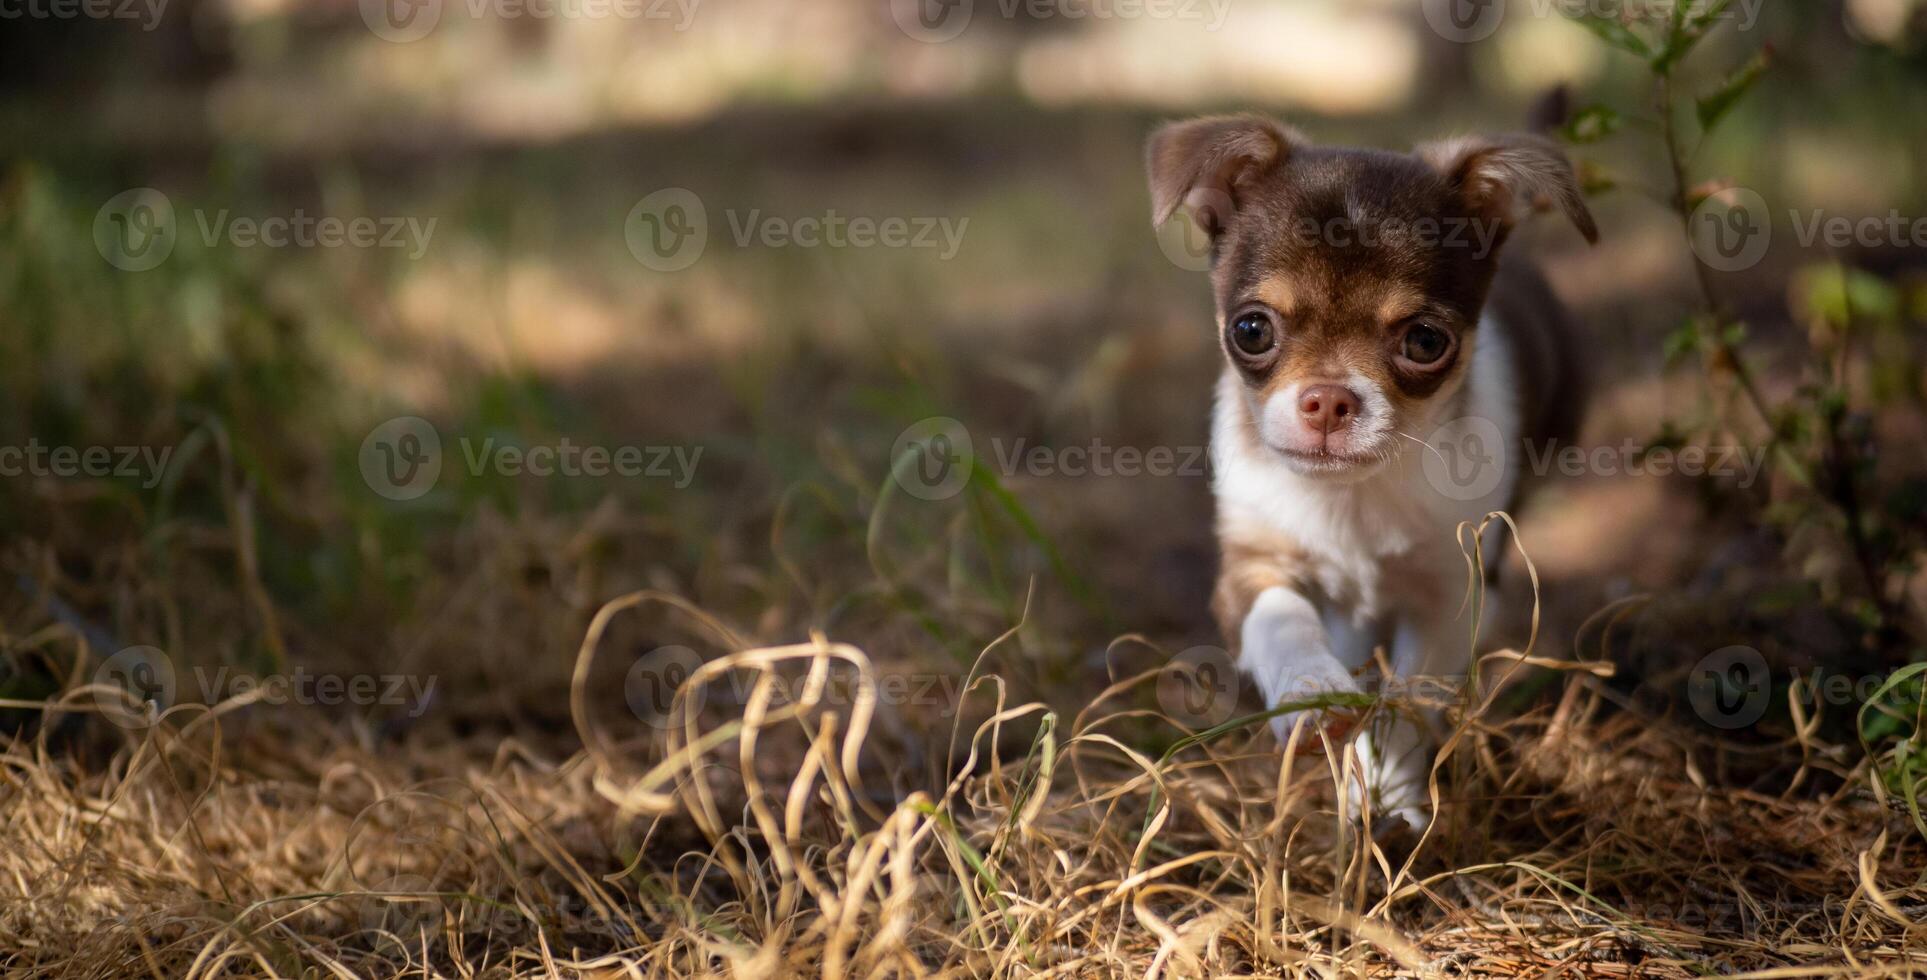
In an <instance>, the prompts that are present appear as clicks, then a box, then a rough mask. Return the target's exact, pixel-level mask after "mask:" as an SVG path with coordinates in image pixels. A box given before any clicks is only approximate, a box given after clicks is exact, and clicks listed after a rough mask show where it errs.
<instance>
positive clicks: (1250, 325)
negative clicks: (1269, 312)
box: [1231, 313, 1276, 357]
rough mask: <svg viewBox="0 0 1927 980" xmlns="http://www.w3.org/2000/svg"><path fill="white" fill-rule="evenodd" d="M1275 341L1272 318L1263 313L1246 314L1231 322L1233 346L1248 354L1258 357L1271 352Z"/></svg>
mask: <svg viewBox="0 0 1927 980" xmlns="http://www.w3.org/2000/svg"><path fill="white" fill-rule="evenodd" d="M1275 341H1276V338H1275V337H1273V336H1272V331H1271V318H1270V317H1268V316H1265V315H1264V314H1263V313H1246V314H1245V315H1243V316H1241V317H1239V318H1237V319H1236V320H1233V321H1231V345H1232V346H1233V347H1236V348H1238V349H1239V350H1241V351H1243V352H1245V353H1246V354H1249V355H1251V356H1253V357H1257V356H1258V355H1260V354H1263V353H1265V352H1266V351H1269V350H1271V347H1272V344H1273V343H1274V342H1275Z"/></svg>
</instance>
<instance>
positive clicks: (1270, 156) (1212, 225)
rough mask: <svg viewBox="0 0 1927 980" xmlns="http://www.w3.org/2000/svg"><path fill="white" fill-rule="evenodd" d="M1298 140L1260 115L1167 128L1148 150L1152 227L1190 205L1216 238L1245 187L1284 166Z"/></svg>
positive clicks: (1213, 118)
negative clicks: (1182, 207) (1279, 166)
mask: <svg viewBox="0 0 1927 980" xmlns="http://www.w3.org/2000/svg"><path fill="white" fill-rule="evenodd" d="M1298 142H1300V137H1299V136H1298V134H1297V133H1295V132H1293V131H1291V130H1290V129H1287V128H1285V127H1284V126H1281V125H1279V124H1278V123H1275V122H1272V121H1271V120H1269V119H1264V118H1260V117H1258V116H1206V117H1204V118H1202V119H1191V120H1187V121H1185V122H1177V123H1170V124H1167V125H1165V126H1164V127H1162V128H1160V129H1159V130H1158V131H1157V132H1155V133H1152V134H1151V139H1150V142H1149V143H1148V144H1147V145H1146V146H1145V154H1144V155H1145V165H1146V169H1147V170H1148V171H1149V173H1150V179H1151V223H1152V224H1153V225H1161V224H1163V223H1164V222H1165V221H1166V220H1167V219H1169V218H1170V217H1171V215H1172V214H1174V213H1176V211H1177V210H1178V207H1179V205H1183V204H1189V205H1191V206H1192V208H1193V209H1194V212H1195V213H1196V215H1197V219H1198V223H1199V224H1200V225H1201V226H1202V227H1203V228H1204V230H1205V232H1206V233H1207V234H1209V235H1211V236H1212V237H1214V238H1215V237H1217V236H1218V235H1219V234H1220V233H1222V232H1223V231H1224V228H1225V225H1226V223H1228V222H1229V221H1230V220H1231V212H1232V211H1235V210H1236V209H1237V208H1238V206H1239V200H1238V194H1239V191H1240V190H1241V188H1242V187H1244V186H1245V185H1246V184H1247V183H1248V182H1249V181H1251V180H1252V179H1254V178H1256V177H1258V176H1261V175H1263V174H1264V173H1265V172H1267V171H1269V170H1270V169H1271V168H1273V167H1275V166H1277V165H1278V164H1279V163H1280V162H1282V161H1283V160H1284V159H1285V156H1286V155H1287V154H1288V153H1289V152H1290V151H1291V147H1292V146H1293V145H1294V144H1296V143H1298Z"/></svg>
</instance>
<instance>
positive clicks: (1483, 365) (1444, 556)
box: [1147, 116, 1597, 826]
mask: <svg viewBox="0 0 1927 980" xmlns="http://www.w3.org/2000/svg"><path fill="white" fill-rule="evenodd" d="M1147 156H1148V158H1149V159H1148V162H1149V171H1150V186H1151V204H1152V217H1153V220H1154V222H1155V223H1157V224H1160V225H1161V224H1163V223H1164V222H1165V221H1166V220H1167V219H1169V218H1170V217H1171V215H1172V214H1173V213H1175V212H1176V211H1177V209H1178V208H1179V207H1180V206H1188V207H1189V208H1190V209H1191V211H1192V216H1193V218H1194V219H1195V220H1196V221H1198V222H1199V224H1200V226H1201V228H1202V229H1203V231H1204V232H1205V234H1207V235H1208V236H1209V238H1210V241H1211V283H1212V288H1213V292H1214V294H1215V297H1216V300H1217V334H1218V339H1219V343H1220V344H1221V345H1222V347H1223V350H1224V353H1225V358H1226V360H1227V362H1228V363H1227V365H1226V367H1225V370H1224V373H1223V375H1222V376H1221V377H1220V378H1219V381H1218V386H1217V406H1216V412H1215V416H1214V419H1213V424H1212V443H1213V446H1212V451H1213V462H1214V466H1215V481H1214V491H1215V493H1216V496H1217V509H1218V537H1219V541H1220V544H1221V546H1222V549H1223V566H1222V570H1221V572H1220V577H1219V580H1218V585H1217V589H1216V593H1215V598H1214V601H1213V606H1214V610H1213V611H1214V612H1215V613H1216V615H1217V618H1218V620H1219V623H1220V625H1221V626H1222V627H1223V629H1224V632H1225V635H1226V638H1227V642H1228V643H1229V644H1230V645H1231V647H1232V649H1233V650H1235V651H1237V653H1238V660H1239V664H1240V666H1241V667H1242V668H1243V670H1244V671H1245V672H1246V673H1248V674H1250V675H1251V677H1252V678H1253V680H1254V681H1255V682H1256V684H1257V687H1258V689H1259V691H1260V692H1261V693H1262V694H1263V695H1264V697H1265V699H1266V701H1267V703H1269V704H1273V705H1277V704H1283V703H1287V702H1290V701H1294V700H1302V699H1304V698H1306V697H1309V696H1313V695H1316V694H1318V693H1322V692H1329V691H1354V690H1358V689H1359V686H1360V682H1359V679H1358V676H1357V675H1359V674H1360V673H1362V672H1363V671H1364V669H1365V668H1366V667H1367V666H1368V664H1369V663H1370V662H1371V661H1372V658H1373V653H1374V650H1375V649H1377V648H1379V647H1383V648H1384V649H1385V650H1386V651H1387V659H1388V662H1389V664H1390V666H1391V668H1392V670H1393V671H1394V673H1396V674H1397V675H1399V676H1400V677H1408V678H1409V677H1419V676H1423V677H1433V678H1437V677H1445V678H1458V677H1463V676H1464V675H1465V674H1466V673H1467V670H1468V668H1469V665H1470V662H1471V655H1472V650H1471V645H1472V640H1473V637H1472V635H1471V628H1472V623H1471V618H1470V615H1469V613H1467V612H1466V611H1465V610H1464V609H1463V608H1462V607H1463V606H1464V602H1463V599H1464V596H1465V594H1466V584H1467V582H1466V561H1465V556H1464V553H1463V552H1462V551H1461V549H1460V545H1459V532H1458V526H1459V524H1460V522H1461V521H1473V522H1477V521H1478V520H1480V519H1481V518H1483V517H1484V516H1485V515H1486V514H1487V513H1489V512H1491V511H1495V510H1503V509H1509V508H1511V507H1512V506H1513V505H1514V504H1515V503H1516V502H1517V497H1518V495H1519V493H1520V491H1521V489H1522V485H1523V481H1522V480H1520V479H1519V470H1520V465H1519V464H1520V463H1521V462H1523V461H1524V459H1525V458H1526V457H1525V456H1524V454H1522V453H1521V452H1520V451H1519V450H1520V448H1521V446H1522V441H1523V440H1527V439H1532V440H1550V439H1555V438H1558V439H1564V438H1569V437H1570V436H1571V435H1573V431H1572V430H1573V429H1575V428H1576V425H1577V422H1578V418H1579V411H1580V407H1581V394H1580V390H1579V375H1578V372H1577V371H1576V370H1575V364H1574V359H1573V357H1572V351H1571V348H1570V341H1571V340H1572V337H1571V335H1570V333H1569V332H1568V331H1567V330H1566V329H1565V326H1564V324H1563V322H1562V319H1563V318H1562V314H1561V312H1560V310H1559V308H1558V306H1557V304H1556V302H1555V301H1554V299H1553V297H1552V295H1551V293H1550V292H1549V291H1548V290H1547V289H1546V288H1545V286H1544V284H1543V282H1542V281H1541V280H1540V279H1539V278H1538V277H1537V276H1536V275H1535V274H1533V273H1532V271H1531V270H1530V268H1529V267H1528V266H1526V265H1525V264H1523V263H1519V262H1515V261H1507V262H1504V263H1501V262H1500V261H1499V251H1500V246H1502V245H1503V244H1504V242H1505V239H1506V238H1507V237H1508V235H1509V234H1510V232H1511V231H1512V229H1513V227H1514V225H1515V223H1516V222H1518V221H1519V220H1521V219H1522V218H1523V217H1525V216H1526V215H1527V214H1529V213H1530V212H1532V211H1535V210H1539V209H1541V208H1544V207H1546V206H1549V205H1556V206H1557V207H1559V208H1560V209H1561V210H1563V211H1564V212H1565V214H1566V215H1567V216H1568V217H1569V218H1571V219H1572V221H1573V223H1574V224H1576V225H1577V226H1578V227H1579V230H1580V231H1581V232H1582V233H1583V234H1584V235H1585V236H1586V239H1587V240H1588V241H1592V240H1594V239H1595V238H1596V237H1597V232H1596V229H1595V227H1594V225H1593V219H1592V215H1591V214H1590V213H1589V212H1588V211H1587V210H1586V205H1585V201H1584V199H1583V198H1582V197H1581V195H1580V191H1579V187H1578V184H1577V181H1576V179H1575V176H1574V173H1573V169H1572V166H1571V164H1570V163H1569V162H1568V161H1567V159H1566V157H1565V155H1564V154H1563V153H1562V152H1561V151H1560V149H1559V148H1558V147H1557V146H1556V145H1555V144H1553V143H1551V142H1550V141H1547V140H1545V139H1542V138H1540V137H1537V136H1526V135H1510V136H1499V137H1490V138H1467V139H1458V140H1453V141H1449V142H1443V143H1437V144H1431V145H1426V146H1421V147H1419V148H1417V149H1416V150H1415V151H1414V152H1412V153H1410V154H1403V153H1390V152H1383V151H1378V150H1367V149H1351V148H1338V147H1322V146H1313V145H1311V144H1309V143H1307V142H1306V140H1305V139H1304V138H1303V137H1302V136H1300V135H1299V134H1298V133H1296V132H1295V131H1293V130H1291V129H1289V128H1287V127H1285V126H1282V125H1280V124H1278V123H1276V122H1273V121H1271V120H1268V119H1263V118H1258V117H1255V116H1228V117H1210V118H1203V119H1195V120H1191V121H1187V122H1179V123H1173V124H1170V125H1167V126H1165V127H1163V128H1162V129H1159V130H1158V131H1157V132H1156V133H1155V134H1153V135H1152V137H1151V139H1150V144H1149V147H1148V153H1147ZM1481 440H1485V442H1484V444H1483V446H1482V445H1481ZM1541 444H1543V443H1541ZM1459 451H1465V452H1468V453H1471V454H1472V455H1471V456H1470V457H1468V458H1460V456H1459V455H1458V453H1459ZM1481 453H1482V454H1481ZM1428 457H1430V459H1429V462H1428ZM1468 463H1470V464H1472V465H1470V467H1469V468H1468V467H1467V465H1466V464H1468ZM1495 538H1496V536H1495ZM1497 557H1498V556H1497V555H1496V554H1494V555H1492V558H1493V560H1496V558H1497ZM1294 720H1295V718H1294V717H1292V716H1286V717H1281V718H1279V719H1278V720H1277V729H1278V732H1279V736H1280V741H1281V742H1282V741H1283V740H1284V737H1285V734H1286V733H1287V732H1288V731H1289V729H1290V725H1291V724H1292V722H1293V721H1294ZM1420 721H1427V722H1428V723H1429V724H1431V725H1435V724H1436V721H1437V719H1436V717H1435V716H1434V717H1432V718H1430V719H1422V718H1421V719H1413V718H1407V717H1397V716H1394V717H1388V718H1386V719H1385V722H1384V724H1383V725H1380V726H1375V727H1374V729H1373V730H1372V731H1368V732H1365V733H1362V734H1361V736H1360V742H1359V749H1360V753H1359V754H1360V758H1361V759H1362V760H1363V762H1364V769H1365V773H1364V782H1363V788H1365V789H1369V790H1371V791H1372V793H1373V797H1374V799H1375V804H1376V805H1375V806H1374V810H1375V812H1377V813H1381V814H1393V815H1397V816H1399V817H1403V818H1404V819H1405V820H1406V821H1407V822H1409V823H1412V824H1414V825H1415V826H1416V825H1419V824H1421V823H1422V822H1423V820H1424V816H1425V813H1426V809H1427V808H1426V785H1425V784H1426V777H1427V773H1428V771H1429V768H1430V757H1431V754H1432V746H1433V745H1434V744H1436V738H1435V735H1432V734H1428V733H1426V732H1424V731H1422V730H1421V726H1420ZM1360 789H1361V787H1358V786H1355V787H1354V788H1353V795H1354V799H1356V798H1357V794H1358V792H1359V790H1360Z"/></svg>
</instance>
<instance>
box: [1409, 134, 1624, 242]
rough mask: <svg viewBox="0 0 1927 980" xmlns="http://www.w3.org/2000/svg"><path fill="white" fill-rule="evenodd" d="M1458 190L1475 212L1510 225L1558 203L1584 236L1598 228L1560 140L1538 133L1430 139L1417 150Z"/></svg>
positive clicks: (1594, 235) (1595, 236) (1591, 236)
mask: <svg viewBox="0 0 1927 980" xmlns="http://www.w3.org/2000/svg"><path fill="white" fill-rule="evenodd" d="M1413 152H1414V153H1417V154H1418V156H1419V158H1420V159H1422V160H1424V161H1426V162H1427V163H1430V164H1431V165H1432V166H1433V167H1434V168H1436V169H1437V170H1438V171H1439V173H1441V174H1444V175H1445V178H1446V180H1448V181H1451V183H1452V185H1453V186H1454V187H1455V188H1457V189H1458V192H1459V196H1460V197H1461V198H1462V199H1463V200H1464V201H1465V203H1466V205H1467V206H1468V207H1470V208H1471V209H1472V211H1473V213H1475V214H1478V215H1481V216H1483V217H1487V218H1491V219H1495V220H1497V221H1498V222H1500V224H1501V226H1502V227H1505V228H1507V229H1510V228H1511V227H1512V226H1513V224H1514V223H1516V222H1517V221H1518V220H1519V219H1520V218H1522V217H1524V216H1525V215H1527V214H1530V213H1531V212H1534V211H1545V210H1549V209H1551V208H1552V207H1554V206H1557V207H1558V208H1559V209H1560V210H1562V211H1564V212H1566V217H1568V218H1571V219H1572V223H1573V224H1574V225H1577V226H1578V228H1579V233H1580V234H1582V235H1584V236H1586V241H1588V242H1597V241H1599V227H1598V226H1597V225H1595V224H1593V220H1592V212H1591V211H1588V210H1586V199H1585V197H1584V196H1583V195H1581V194H1580V193H1579V178H1578V177H1577V176H1576V175H1575V174H1574V173H1573V170H1572V163H1571V162H1570V161H1568V160H1567V159H1566V154H1565V151H1564V150H1561V149H1560V148H1559V145H1558V144H1557V143H1554V142H1552V141H1551V140H1549V139H1545V138H1544V137H1540V136H1527V135H1524V134H1510V135H1505V136H1469V137H1464V138H1461V139H1454V140H1446V141H1444V142H1440V143H1428V144H1426V145H1424V146H1421V147H1419V148H1418V149H1416V150H1414V151H1413Z"/></svg>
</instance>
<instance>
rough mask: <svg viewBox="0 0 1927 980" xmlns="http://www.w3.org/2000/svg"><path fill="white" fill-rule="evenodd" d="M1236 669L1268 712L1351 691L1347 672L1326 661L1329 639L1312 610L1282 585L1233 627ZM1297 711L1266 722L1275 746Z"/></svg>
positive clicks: (1329, 659) (1334, 661)
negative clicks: (1254, 686)
mask: <svg viewBox="0 0 1927 980" xmlns="http://www.w3.org/2000/svg"><path fill="white" fill-rule="evenodd" d="M1238 638H1239V642H1240V647H1239V653H1238V664H1239V666H1240V667H1242V668H1244V671H1245V673H1247V674H1250V675H1251V679H1252V680H1253V681H1254V682H1256V683H1257V685H1258V691H1259V693H1261V694H1263V695H1264V698H1265V704H1267V705H1269V706H1271V707H1277V706H1278V705H1281V704H1284V703H1287V702H1290V701H1303V700H1305V699H1306V698H1311V697H1316V696H1317V695H1320V694H1327V693H1331V692H1334V691H1354V692H1355V691H1357V690H1358V689H1359V688H1358V682H1357V681H1356V680H1354V679H1353V678H1352V675H1351V671H1349V670H1346V669H1345V665H1344V664H1342V663H1339V661H1338V658H1336V657H1334V656H1332V650H1331V640H1330V637H1329V636H1328V635H1327V634H1326V632H1325V624H1324V622H1323V620H1322V619H1321V618H1320V617H1319V615H1318V608H1317V607H1316V606H1314V605H1312V603H1311V600H1309V599H1307V598H1305V597H1304V596H1303V595H1302V594H1300V593H1298V592H1296V591H1293V590H1292V589H1289V588H1286V587H1284V586H1273V587H1271V588H1268V589H1265V590H1264V591H1263V592H1260V593H1259V594H1258V596H1257V598H1256V599H1255V600H1253V601H1252V603H1251V610H1250V612H1248V613H1246V615H1245V617H1244V622H1243V624H1242V625H1241V626H1240V628H1239V637H1238ZM1303 715H1304V712H1302V711H1294V712H1291V713H1289V714H1284V715H1279V716H1278V717H1276V718H1273V719H1272V727H1273V730H1274V731H1276V732H1277V733H1278V741H1279V742H1281V743H1282V742H1284V741H1286V740H1287V739H1288V738H1289V737H1290V734H1291V728H1292V725H1293V724H1294V723H1296V722H1297V720H1298V719H1299V718H1300V717H1302V716H1303Z"/></svg>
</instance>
